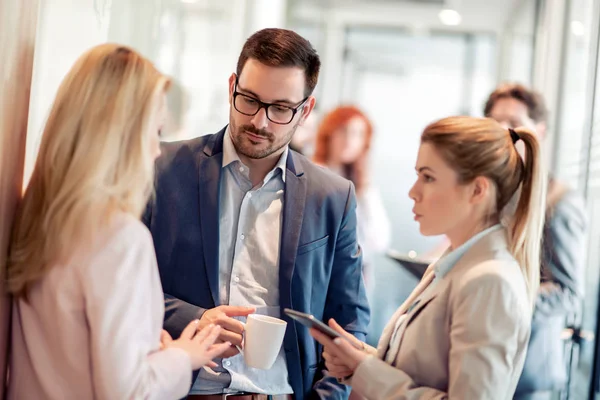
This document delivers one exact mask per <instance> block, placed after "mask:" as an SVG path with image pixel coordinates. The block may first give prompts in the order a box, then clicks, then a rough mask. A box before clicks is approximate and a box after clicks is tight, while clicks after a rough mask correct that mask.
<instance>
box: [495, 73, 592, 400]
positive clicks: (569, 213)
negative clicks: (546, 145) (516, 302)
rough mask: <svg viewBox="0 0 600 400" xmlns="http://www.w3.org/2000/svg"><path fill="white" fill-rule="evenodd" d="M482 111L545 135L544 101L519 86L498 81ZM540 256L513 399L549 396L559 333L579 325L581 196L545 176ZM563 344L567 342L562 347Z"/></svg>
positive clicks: (559, 383) (555, 381) (560, 361)
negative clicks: (537, 286) (537, 282)
mask: <svg viewBox="0 0 600 400" xmlns="http://www.w3.org/2000/svg"><path fill="white" fill-rule="evenodd" d="M484 111H485V115H486V116H488V117H491V118H493V119H495V120H496V121H498V122H499V123H500V124H501V125H502V126H504V127H505V128H517V127H521V126H524V127H527V128H528V129H531V130H533V131H535V132H536V134H537V135H538V137H539V139H540V140H543V139H544V138H545V137H546V128H547V118H548V111H547V109H546V106H545V104H544V100H543V98H542V96H541V95H540V94H539V93H536V92H534V91H532V90H530V89H528V88H526V87H525V86H523V85H519V84H505V85H501V86H499V87H498V88H497V89H496V90H495V91H494V92H493V93H492V94H491V95H490V97H489V99H488V101H487V102H486V105H485V110H484ZM546 200H547V201H546V222H545V226H544V235H543V241H542V243H543V248H542V257H541V280H542V281H541V286H540V291H539V294H538V298H537V302H536V307H535V312H534V315H533V322H532V331H531V338H530V342H529V348H528V351H527V358H526V361H525V366H524V368H523V374H522V376H521V380H520V381H519V385H518V387H517V392H516V395H515V398H516V399H519V400H522V399H536V400H538V399H539V400H542V399H551V398H552V391H555V390H562V389H563V388H564V386H565V383H566V381H567V371H566V366H567V364H566V362H565V359H564V355H565V345H564V343H563V339H562V338H561V335H562V333H563V330H564V329H565V327H566V326H567V325H569V324H571V325H572V326H574V327H579V324H580V322H579V321H580V318H581V301H582V298H583V274H584V255H585V250H584V248H585V239H586V226H587V216H586V212H585V204H584V201H583V198H582V197H581V196H580V195H579V194H578V193H577V192H575V191H574V190H573V189H572V188H570V187H569V183H564V182H559V181H558V180H556V179H554V178H552V177H549V182H548V193H547V198H546ZM566 348H567V349H568V348H569V346H566Z"/></svg>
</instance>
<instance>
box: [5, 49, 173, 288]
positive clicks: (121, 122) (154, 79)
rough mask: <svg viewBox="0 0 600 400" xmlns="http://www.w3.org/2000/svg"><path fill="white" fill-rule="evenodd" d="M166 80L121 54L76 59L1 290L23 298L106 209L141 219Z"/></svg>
mask: <svg viewBox="0 0 600 400" xmlns="http://www.w3.org/2000/svg"><path fill="white" fill-rule="evenodd" d="M168 86H169V80H168V79H167V78H166V77H165V76H163V75H162V74H161V73H160V72H159V71H158V70H157V69H156V68H155V67H154V66H153V65H152V63H151V62H150V61H148V60H147V59H145V58H144V57H142V56H141V55H139V54H138V53H136V52H135V51H133V50H132V49H129V48H127V47H124V46H120V45H117V44H103V45H100V46H97V47H94V48H92V49H91V50H89V51H88V52H86V53H85V54H83V55H82V56H81V57H80V58H79V59H78V60H77V62H76V63H75V65H74V66H73V68H72V69H71V70H70V71H69V73H68V74H67V76H66V77H65V78H64V80H63V82H62V83H61V85H60V87H59V89H58V93H57V95H56V99H55V100H54V104H53V106H52V109H51V112H50V115H49V117H48V121H47V123H46V127H45V129H44V133H43V137H42V142H41V145H40V150H39V154H38V157H37V160H36V163H35V167H34V170H33V174H32V177H31V181H30V182H29V185H28V187H27V190H26V192H25V195H24V198H23V201H22V202H21V204H20V206H19V209H18V213H17V217H16V220H15V225H14V227H13V232H12V237H11V244H10V252H9V259H8V270H7V280H8V281H7V285H8V291H9V292H10V293H12V294H13V295H15V296H24V297H25V298H26V297H27V291H28V289H29V288H30V287H31V285H33V284H34V283H35V282H36V281H38V280H39V279H40V278H42V277H43V276H44V275H45V274H47V273H48V271H49V270H50V269H51V268H52V266H53V265H56V263H57V262H60V261H64V260H65V259H67V258H68V257H69V253H70V249H72V248H73V247H75V246H81V245H83V246H86V245H90V244H91V243H93V236H94V233H96V232H98V230H99V229H100V227H101V226H102V225H103V224H106V223H107V221H108V219H109V218H110V217H111V216H112V215H113V213H114V212H115V211H122V212H126V213H130V214H133V215H135V216H137V217H139V216H141V213H142V211H143V209H144V207H145V205H146V203H147V201H148V198H149V196H150V194H151V193H152V186H153V180H154V157H153V155H152V154H151V147H150V142H149V141H150V138H151V136H150V135H152V134H157V133H155V132H151V131H150V130H151V129H152V127H153V123H154V122H155V121H154V120H153V118H155V117H156V114H157V108H158V106H159V101H160V96H161V95H162V94H163V93H165V91H166V90H167V89H168Z"/></svg>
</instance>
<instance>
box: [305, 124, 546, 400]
mask: <svg viewBox="0 0 600 400" xmlns="http://www.w3.org/2000/svg"><path fill="white" fill-rule="evenodd" d="M518 142H522V143H523V144H524V147H525V155H524V158H521V156H520V155H519V153H518V152H517V149H516V147H515V145H516V143H518ZM542 165H543V163H542V160H540V146H539V143H538V141H537V139H536V137H535V135H534V134H533V133H532V132H530V131H528V130H525V129H517V130H516V131H515V130H507V129H505V128H503V127H502V126H500V125H499V124H498V123H497V122H495V121H494V120H492V119H478V118H470V117H451V118H446V119H442V120H440V121H437V122H435V123H433V124H431V125H429V126H428V127H427V128H425V131H424V132H423V135H422V136H421V146H420V149H419V154H418V158H417V165H416V172H417V180H416V183H415V184H414V186H413V187H412V188H411V190H410V192H409V196H410V198H411V199H412V200H413V201H414V209H413V212H414V214H415V220H416V221H417V222H418V223H419V227H420V230H421V233H422V234H423V235H446V236H447V237H448V239H449V240H450V248H449V249H448V250H447V251H446V252H445V253H444V255H443V256H442V257H441V258H440V259H439V260H438V261H436V262H435V263H434V264H432V265H431V266H430V267H429V268H428V269H427V271H426V273H425V275H424V276H423V279H422V280H421V282H420V283H419V284H418V286H417V287H416V288H415V290H414V291H413V292H412V294H411V295H410V296H409V297H408V299H407V300H406V301H405V302H404V304H402V306H400V308H399V309H398V310H397V312H396V313H395V314H394V316H393V317H392V319H391V321H390V322H389V323H388V326H387V327H386V329H385V330H384V332H383V335H382V337H381V340H380V342H379V346H378V348H377V349H374V348H371V347H369V346H367V345H365V344H363V343H362V342H359V341H358V340H357V339H356V338H354V337H353V336H352V335H350V334H348V333H347V332H345V331H344V330H343V329H341V328H340V327H339V325H338V324H337V323H336V322H335V321H334V320H330V321H329V324H330V326H331V327H332V328H334V329H336V330H337V331H338V332H339V333H340V334H341V335H342V336H343V337H344V339H345V340H343V339H340V338H338V339H335V340H331V339H330V338H328V337H326V336H325V335H323V334H322V333H320V332H318V331H315V330H313V331H311V334H312V335H313V336H314V337H315V339H317V340H318V341H319V342H320V343H321V344H323V345H324V352H323V356H324V358H325V360H326V363H327V367H328V370H329V373H330V374H331V375H333V376H335V377H337V378H338V379H340V380H342V381H343V382H345V383H347V384H349V385H351V386H352V388H353V391H354V392H355V393H357V394H358V395H361V396H362V397H364V398H366V399H456V400H458V399H460V400H470V399H477V400H485V399H493V400H509V399H512V397H513V394H514V392H515V388H516V385H517V381H518V380H519V375H520V373H521V370H522V368H523V362H524V360H525V354H526V349H527V342H528V338H529V335H530V323H531V313H532V310H533V303H534V301H535V297H536V293H537V290H538V286H539V256H540V244H541V243H540V242H541V235H542V226H543V222H544V204H545V199H544V196H545V192H546V190H545V187H544V186H545V181H546V178H545V177H546V175H545V173H544V171H543V170H542ZM515 204H516V205H515ZM515 207H516V208H515Z"/></svg>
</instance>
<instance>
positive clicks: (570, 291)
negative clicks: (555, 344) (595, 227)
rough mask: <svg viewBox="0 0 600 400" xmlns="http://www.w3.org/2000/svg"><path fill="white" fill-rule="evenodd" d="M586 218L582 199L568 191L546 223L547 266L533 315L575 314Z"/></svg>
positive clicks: (580, 292) (578, 296)
mask: <svg viewBox="0 0 600 400" xmlns="http://www.w3.org/2000/svg"><path fill="white" fill-rule="evenodd" d="M586 227H587V218H586V214H585V207H584V204H583V201H582V199H580V198H578V197H577V196H575V195H574V194H568V195H566V196H565V197H564V199H563V200H561V201H560V202H559V203H558V204H557V205H556V207H555V210H554V214H553V215H552V216H551V217H550V218H549V220H548V221H547V223H546V227H545V228H544V229H545V233H546V234H545V237H544V254H543V255H544V258H545V264H544V265H545V268H544V270H543V271H542V280H543V282H542V284H541V286H540V292H539V295H538V298H537V302H536V310H535V314H534V319H536V320H537V319H545V318H547V317H550V316H552V315H559V314H560V315H573V314H576V313H577V312H578V311H579V308H580V306H581V300H582V297H583V274H584V257H585V239H586Z"/></svg>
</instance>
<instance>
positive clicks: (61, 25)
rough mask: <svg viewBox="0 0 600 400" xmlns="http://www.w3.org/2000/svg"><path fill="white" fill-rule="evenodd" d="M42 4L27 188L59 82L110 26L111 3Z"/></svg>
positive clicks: (61, 0) (68, 0)
mask: <svg viewBox="0 0 600 400" xmlns="http://www.w3.org/2000/svg"><path fill="white" fill-rule="evenodd" d="M120 1H122V0H120ZM40 4H41V6H40V7H41V9H40V13H39V17H38V30H37V36H36V51H35V56H34V65H33V81H32V87H31V104H30V114H29V127H28V131H27V150H26V158H25V179H24V184H27V182H28V180H29V176H30V175H31V172H32V170H33V165H34V162H35V157H36V155H37V150H38V147H39V143H40V138H41V134H42V131H43V127H44V124H45V122H46V118H47V117H48V113H49V111H50V108H51V106H52V102H53V101H54V96H55V95H56V90H57V89H58V86H59V85H60V82H61V81H62V79H63V78H64V76H65V75H66V73H67V72H68V71H69V69H70V68H71V66H72V65H73V63H74V62H75V60H76V59H77V58H78V57H79V56H80V55H81V54H82V53H83V52H84V51H86V50H87V49H89V48H90V47H92V46H94V45H96V44H99V43H102V42H104V41H106V38H107V34H108V25H109V22H110V6H111V4H110V1H109V0H106V1H103V0H96V1H94V2H91V1H85V2H84V1H81V0H45V1H42V2H40Z"/></svg>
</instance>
